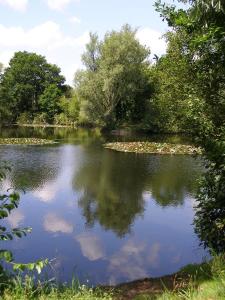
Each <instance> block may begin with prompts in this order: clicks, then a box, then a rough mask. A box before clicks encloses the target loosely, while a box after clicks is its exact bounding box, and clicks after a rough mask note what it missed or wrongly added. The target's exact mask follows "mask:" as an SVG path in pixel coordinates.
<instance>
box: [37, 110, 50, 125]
mask: <svg viewBox="0 0 225 300" xmlns="http://www.w3.org/2000/svg"><path fill="white" fill-rule="evenodd" d="M33 124H35V125H46V124H48V115H47V114H46V113H44V112H43V113H40V114H37V115H35V117H34V120H33Z"/></svg>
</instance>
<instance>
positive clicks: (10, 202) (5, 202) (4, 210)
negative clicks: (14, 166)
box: [0, 164, 48, 289]
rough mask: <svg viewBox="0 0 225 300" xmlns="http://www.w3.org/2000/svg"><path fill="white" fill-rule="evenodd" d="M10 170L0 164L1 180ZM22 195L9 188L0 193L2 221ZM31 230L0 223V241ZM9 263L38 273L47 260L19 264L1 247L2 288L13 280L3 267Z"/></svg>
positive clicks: (0, 269)
mask: <svg viewBox="0 0 225 300" xmlns="http://www.w3.org/2000/svg"><path fill="white" fill-rule="evenodd" d="M7 171H10V168H9V167H8V166H7V164H3V165H1V166H0V182H1V181H2V180H4V179H5V178H6V172H7ZM19 201H20V195H19V193H17V192H16V191H12V190H8V191H7V192H6V193H0V221H3V220H4V219H5V218H7V217H8V216H9V215H10V213H11V211H12V210H14V209H16V208H17V207H18V205H19ZM30 232H31V228H30V227H26V228H12V229H10V228H8V227H6V225H2V224H1V225H0V241H10V240H12V239H14V238H15V237H17V238H22V237H23V236H26V235H27V234H28V233H30ZM5 263H8V264H11V265H12V266H13V270H14V271H17V270H19V271H24V270H30V271H33V270H35V269H36V271H37V272H38V273H40V272H41V270H42V269H43V267H44V266H46V265H47V263H48V261H47V260H40V261H37V262H35V263H28V264H18V263H15V262H14V258H13V254H12V252H11V251H9V250H7V249H0V278H1V286H0V289H2V288H4V287H5V286H4V285H9V283H10V282H11V279H10V276H12V274H9V273H7V272H6V271H5V269H4V268H3V264H5Z"/></svg>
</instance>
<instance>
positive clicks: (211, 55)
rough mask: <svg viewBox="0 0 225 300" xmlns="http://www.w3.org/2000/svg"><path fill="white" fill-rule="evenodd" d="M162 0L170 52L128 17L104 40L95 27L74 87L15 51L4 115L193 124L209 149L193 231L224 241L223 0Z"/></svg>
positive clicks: (24, 119)
mask: <svg viewBox="0 0 225 300" xmlns="http://www.w3.org/2000/svg"><path fill="white" fill-rule="evenodd" d="M179 2H182V3H183V4H187V3H188V5H187V7H186V8H179V7H176V6H175V5H171V6H170V5H166V4H164V3H162V2H161V1H160V0H158V1H157V2H156V3H155V9H156V11H157V12H159V13H160V15H161V17H162V19H163V20H164V21H166V22H167V23H168V25H169V28H170V29H169V31H168V32H167V34H166V35H165V39H166V40H167V52H166V54H165V55H163V56H162V57H157V56H155V58H154V61H151V60H150V49H148V48H147V47H145V46H143V45H141V44H140V42H139V41H138V39H137V37H136V29H133V28H131V27H130V26H129V25H124V26H123V27H122V28H121V30H120V31H111V32H107V33H106V34H105V36H104V38H103V40H100V39H99V37H98V35H97V34H95V33H91V34H90V42H89V43H88V44H87V45H86V50H85V52H84V54H83V55H82V61H83V64H84V66H85V69H83V70H79V71H77V72H76V74H75V77H74V87H73V88H71V87H70V86H68V85H66V84H65V78H64V77H63V76H62V75H61V71H60V69H59V68H58V67H57V66H56V65H52V64H49V63H48V62H47V61H46V59H45V58H44V57H43V56H40V55H37V54H35V53H28V52H18V53H15V55H14V57H13V58H12V59H11V61H10V63H9V67H7V68H6V69H5V70H3V68H2V66H0V74H1V77H0V120H1V123H3V122H5V123H13V122H18V123H36V124H37V123H54V124H62V125H68V124H77V125H79V124H80V125H89V126H98V127H101V128H108V129H112V128H116V127H121V126H133V127H135V128H140V129H145V130H148V131H151V132H181V131H182V132H187V133H189V134H190V135H191V136H192V137H193V138H194V139H195V142H196V143H197V144H198V145H201V146H202V148H203V149H204V154H205V157H206V161H207V169H208V171H207V173H206V175H205V178H204V181H203V182H202V184H201V188H200V190H199V193H198V204H197V207H196V219H195V223H196V231H197V233H198V234H199V236H200V237H201V239H202V240H204V241H205V244H206V245H207V246H209V247H211V248H213V249H216V250H218V251H223V250H224V249H225V240H224V236H225V180H224V179H225V161H224V160H225V155H224V153H225V39H224V32H225V21H224V20H225V3H224V1H222V0H215V1H211V0H189V1H187V0H180V1H179Z"/></svg>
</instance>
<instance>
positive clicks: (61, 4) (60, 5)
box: [47, 0, 78, 11]
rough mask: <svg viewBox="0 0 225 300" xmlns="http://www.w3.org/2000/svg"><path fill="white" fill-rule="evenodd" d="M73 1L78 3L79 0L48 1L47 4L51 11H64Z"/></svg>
mask: <svg viewBox="0 0 225 300" xmlns="http://www.w3.org/2000/svg"><path fill="white" fill-rule="evenodd" d="M73 1H76V2H78V0H47V4H48V7H49V8H50V9H53V10H57V11H62V10H63V9H65V8H66V7H67V6H68V5H69V4H70V3H72V2H73Z"/></svg>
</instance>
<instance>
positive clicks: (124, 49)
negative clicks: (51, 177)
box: [75, 25, 151, 127]
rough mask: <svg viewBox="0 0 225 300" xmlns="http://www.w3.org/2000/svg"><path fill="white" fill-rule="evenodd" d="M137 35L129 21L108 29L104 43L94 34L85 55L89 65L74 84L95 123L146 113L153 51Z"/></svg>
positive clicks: (132, 119)
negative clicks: (118, 28) (141, 42)
mask: <svg viewBox="0 0 225 300" xmlns="http://www.w3.org/2000/svg"><path fill="white" fill-rule="evenodd" d="M135 35H136V30H132V28H131V27H130V26H128V25H125V26H123V27H122V29H121V30H120V31H119V32H116V31H112V32H109V33H107V34H106V35H105V37H104V40H103V41H102V42H101V43H99V42H98V38H97V36H96V35H91V41H90V43H89V45H87V51H86V53H85V54H84V55H83V62H84V65H85V66H86V67H87V69H86V70H85V71H79V72H78V73H77V74H76V76H75V86H76V88H77V90H78V93H79V95H80V97H81V99H83V101H84V102H86V104H85V106H86V113H87V115H88V117H89V120H90V121H91V122H92V123H98V124H99V125H101V126H106V127H110V126H115V124H117V125H118V124H121V123H124V122H128V123H132V122H137V121H140V119H141V118H143V116H144V112H145V106H146V102H147V99H148V98H149V97H150V95H151V84H150V81H149V78H148V76H147V70H148V68H149V62H148V57H149V53H150V51H149V49H147V48H145V47H144V46H142V45H141V44H140V43H139V41H138V40H137V38H136V37H135ZM90 49H91V50H92V51H90ZM90 62H91V63H90Z"/></svg>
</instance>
